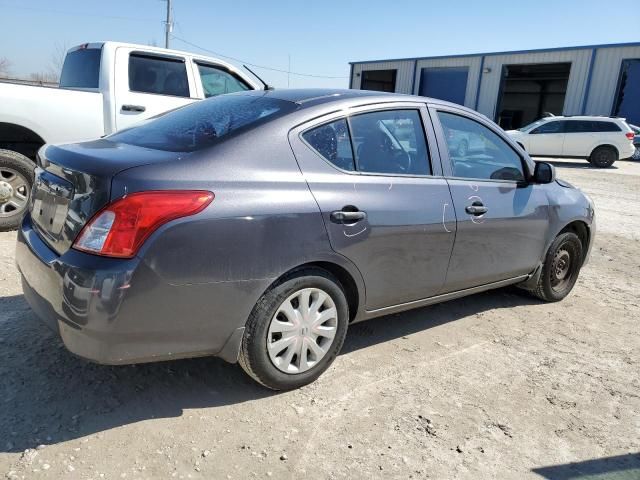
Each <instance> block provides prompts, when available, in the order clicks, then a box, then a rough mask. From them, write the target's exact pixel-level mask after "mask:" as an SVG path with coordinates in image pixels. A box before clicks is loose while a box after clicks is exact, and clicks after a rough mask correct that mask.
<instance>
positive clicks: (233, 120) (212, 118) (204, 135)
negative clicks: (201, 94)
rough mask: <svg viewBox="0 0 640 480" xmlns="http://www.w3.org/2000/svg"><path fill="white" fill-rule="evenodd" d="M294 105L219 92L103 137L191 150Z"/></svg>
mask: <svg viewBox="0 0 640 480" xmlns="http://www.w3.org/2000/svg"><path fill="white" fill-rule="evenodd" d="M297 108H298V107H297V105H296V104H295V103H292V102H287V101H285V100H278V99H276V98H270V97H267V96H264V95H262V96H257V95H250V94H245V95H241V94H239V95H221V96H219V97H214V98H210V99H208V100H202V101H200V102H196V103H192V104H191V105H187V106H185V107H182V108H178V109H177V110H174V111H171V112H168V113H166V114H164V115H161V116H159V117H156V118H155V119H152V120H150V121H148V122H145V123H143V124H141V125H139V126H137V127H133V128H129V129H127V130H122V131H120V132H117V133H114V134H113V135H110V136H108V137H107V139H108V140H110V141H112V142H121V143H127V144H130V145H136V146H139V147H146V148H153V149H156V150H165V151H170V152H194V151H196V150H202V149H204V148H208V147H212V146H214V145H216V144H218V143H220V142H222V141H224V140H227V139H228V138H230V137H232V136H234V135H236V134H240V133H243V132H247V131H249V130H251V129H253V128H256V127H258V126H260V125H262V124H264V123H267V122H269V121H272V120H275V119H276V118H279V117H281V116H283V115H286V114H287V113H290V112H293V111H294V110H296V109H297Z"/></svg>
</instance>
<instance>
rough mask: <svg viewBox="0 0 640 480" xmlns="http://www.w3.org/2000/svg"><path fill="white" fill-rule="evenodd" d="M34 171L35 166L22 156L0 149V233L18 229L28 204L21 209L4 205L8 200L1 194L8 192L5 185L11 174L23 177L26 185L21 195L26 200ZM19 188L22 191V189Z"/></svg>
mask: <svg viewBox="0 0 640 480" xmlns="http://www.w3.org/2000/svg"><path fill="white" fill-rule="evenodd" d="M34 169H35V164H34V163H33V162H32V161H31V160H30V159H29V158H27V157H25V156H24V155H22V154H20V153H17V152H13V151H11V150H1V149H0V182H3V185H0V232H8V231H10V230H15V229H16V228H18V226H19V225H20V222H21V221H22V217H23V216H24V214H25V212H26V211H27V208H28V202H25V204H24V206H23V207H21V208H15V207H14V206H13V205H8V204H7V206H5V205H4V203H5V200H8V199H6V198H4V197H3V196H2V194H3V193H7V192H9V190H8V188H9V187H7V185H8V180H9V179H10V177H11V173H12V172H13V173H14V174H18V175H20V176H22V177H24V180H25V181H26V185H25V188H24V190H25V191H24V192H23V194H24V196H26V198H27V199H28V198H29V195H30V193H31V188H32V186H33V180H34ZM3 187H4V188H3ZM20 188H21V190H22V187H20ZM7 194H8V193H7ZM3 210H6V212H3Z"/></svg>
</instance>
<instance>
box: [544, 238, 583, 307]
mask: <svg viewBox="0 0 640 480" xmlns="http://www.w3.org/2000/svg"><path fill="white" fill-rule="evenodd" d="M582 260H583V256H582V242H581V241H580V239H579V238H578V236H577V235H576V234H575V233H573V232H566V233H563V234H561V235H558V236H557V237H556V239H555V240H554V241H553V243H552V244H551V246H550V247H549V250H548V252H547V256H546V258H545V261H544V263H543V265H542V273H541V274H540V278H539V279H538V284H537V285H536V287H535V289H534V290H532V293H533V294H534V295H535V296H536V297H538V298H540V299H542V300H544V301H545V302H558V301H560V300H562V299H563V298H564V297H566V296H567V295H569V292H571V290H572V289H573V286H574V285H575V283H576V281H577V280H578V274H579V273H580V268H581V267H582Z"/></svg>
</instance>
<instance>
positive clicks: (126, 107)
mask: <svg viewBox="0 0 640 480" xmlns="http://www.w3.org/2000/svg"><path fill="white" fill-rule="evenodd" d="M146 109H147V108H146V107H145V106H144V105H122V111H123V112H144V111H145V110H146Z"/></svg>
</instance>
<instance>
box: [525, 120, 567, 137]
mask: <svg viewBox="0 0 640 480" xmlns="http://www.w3.org/2000/svg"><path fill="white" fill-rule="evenodd" d="M564 123H565V122H562V121H555V122H546V123H543V124H542V125H540V126H539V127H538V128H534V129H533V130H531V132H529V133H531V134H538V133H564Z"/></svg>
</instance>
